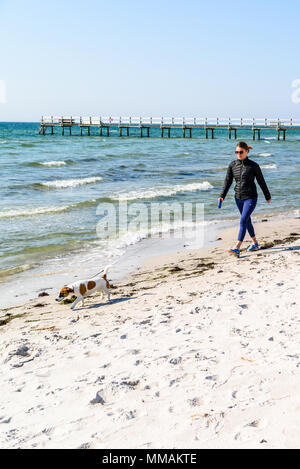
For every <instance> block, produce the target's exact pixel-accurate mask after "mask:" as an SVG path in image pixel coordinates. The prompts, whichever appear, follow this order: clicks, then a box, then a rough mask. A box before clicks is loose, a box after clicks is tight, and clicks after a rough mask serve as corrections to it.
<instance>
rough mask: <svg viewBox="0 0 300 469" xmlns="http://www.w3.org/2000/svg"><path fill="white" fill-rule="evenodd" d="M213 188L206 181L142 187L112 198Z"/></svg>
mask: <svg viewBox="0 0 300 469" xmlns="http://www.w3.org/2000/svg"><path fill="white" fill-rule="evenodd" d="M210 189H213V186H212V185H211V184H210V182H208V181H204V182H199V183H197V182H196V183H193V184H185V185H177V186H160V187H155V188H153V189H144V190H142V189H141V190H139V191H131V192H125V193H121V194H114V195H113V196H112V198H114V199H116V200H121V201H125V200H137V199H155V198H157V197H169V196H171V195H175V194H179V193H183V192H197V191H208V190H210Z"/></svg>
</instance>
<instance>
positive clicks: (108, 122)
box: [41, 116, 300, 128]
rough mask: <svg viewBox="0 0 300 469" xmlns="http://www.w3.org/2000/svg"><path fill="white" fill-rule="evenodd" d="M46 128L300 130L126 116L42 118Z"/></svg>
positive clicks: (260, 121)
mask: <svg viewBox="0 0 300 469" xmlns="http://www.w3.org/2000/svg"><path fill="white" fill-rule="evenodd" d="M41 125H45V126H65V127H68V126H97V127H99V126H110V127H119V126H127V127H128V126H129V127H141V126H147V127H164V126H168V127H200V128H205V127H226V128H229V127H233V128H234V127H235V128H238V127H241V128H242V127H247V128H249V127H251V128H254V127H258V128H279V127H285V128H293V127H295V128H296V127H297V128H300V119H291V118H226V117H225V118H222V117H136V116H133V117H126V116H121V117H120V116H99V117H80V116H79V117H78V116H68V117H63V116H43V117H42V119H41Z"/></svg>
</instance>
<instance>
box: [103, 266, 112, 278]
mask: <svg viewBox="0 0 300 469" xmlns="http://www.w3.org/2000/svg"><path fill="white" fill-rule="evenodd" d="M111 268H112V265H108V266H106V267H105V269H104V272H103V276H104V275H105V276H106V275H107V273H108V271H109V270H110V269H111Z"/></svg>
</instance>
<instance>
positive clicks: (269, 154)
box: [257, 153, 272, 157]
mask: <svg viewBox="0 0 300 469" xmlns="http://www.w3.org/2000/svg"><path fill="white" fill-rule="evenodd" d="M257 156H263V157H267V156H272V153H258V155H257Z"/></svg>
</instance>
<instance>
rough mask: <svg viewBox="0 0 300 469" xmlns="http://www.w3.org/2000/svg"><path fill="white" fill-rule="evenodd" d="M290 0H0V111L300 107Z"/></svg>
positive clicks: (3, 115)
mask: <svg viewBox="0 0 300 469" xmlns="http://www.w3.org/2000/svg"><path fill="white" fill-rule="evenodd" d="M299 20H300V2H299V0H286V1H284V2H282V1H278V0H252V1H246V0H236V1H233V0H228V1H225V0H214V1H202V0H182V1H179V0H149V1H145V0H127V1H125V0H107V1H103V0H98V1H97V0H85V1H82V0H81V1H79V0H60V1H58V0H49V1H41V0H26V1H25V0H0V41H1V42H0V43H1V48H0V59H1V60H0V81H1V80H2V81H4V82H5V84H6V103H4V104H3V103H2V104H0V121H13V120H16V121H39V119H40V116H41V115H42V114H44V115H77V116H78V115H87V116H89V115H100V114H101V115H124V116H126V115H127V116H128V115H135V116H139V115H142V116H150V115H153V116H160V115H165V116H186V117H193V116H198V117H203V116H208V117H217V116H220V117H226V116H231V117H240V116H245V117H253V116H256V117H265V116H267V117H277V116H280V117H300V104H298V105H296V104H294V103H293V102H292V100H291V94H292V91H293V89H292V87H291V84H292V81H293V80H295V79H297V78H300V61H299V55H300V35H299Z"/></svg>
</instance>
